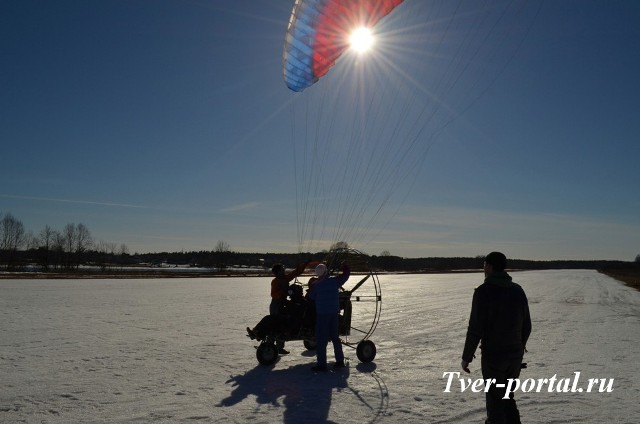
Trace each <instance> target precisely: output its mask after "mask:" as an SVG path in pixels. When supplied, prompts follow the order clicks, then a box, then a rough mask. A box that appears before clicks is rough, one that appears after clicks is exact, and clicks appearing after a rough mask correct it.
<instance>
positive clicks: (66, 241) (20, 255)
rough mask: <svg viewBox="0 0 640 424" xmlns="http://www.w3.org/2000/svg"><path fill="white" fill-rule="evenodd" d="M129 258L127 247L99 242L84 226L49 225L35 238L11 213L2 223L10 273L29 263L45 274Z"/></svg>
mask: <svg viewBox="0 0 640 424" xmlns="http://www.w3.org/2000/svg"><path fill="white" fill-rule="evenodd" d="M128 255H129V249H128V247H127V246H126V244H120V245H118V244H116V243H108V242H105V241H98V242H96V241H95V240H94V239H93V237H92V236H91V231H90V230H89V228H88V227H87V226H86V225H84V224H82V223H79V224H76V223H69V224H67V225H65V226H64V228H62V229H59V230H57V229H54V228H51V227H50V226H48V225H46V226H45V227H44V228H43V229H42V230H41V231H40V232H38V233H37V234H34V233H33V232H31V231H26V230H25V227H24V224H23V223H22V221H20V220H19V219H17V218H16V217H14V216H13V215H12V214H11V213H6V214H4V216H3V217H2V220H0V263H2V264H3V265H4V266H5V267H6V268H7V269H9V270H15V269H18V268H20V267H23V266H24V265H26V264H27V263H37V264H38V265H40V267H41V268H42V269H43V270H44V271H49V270H57V269H65V270H70V269H77V268H78V267H79V266H80V265H81V264H83V263H87V262H94V261H97V262H98V263H103V264H106V263H112V262H113V261H114V260H115V259H117V258H125V257H127V256H128Z"/></svg>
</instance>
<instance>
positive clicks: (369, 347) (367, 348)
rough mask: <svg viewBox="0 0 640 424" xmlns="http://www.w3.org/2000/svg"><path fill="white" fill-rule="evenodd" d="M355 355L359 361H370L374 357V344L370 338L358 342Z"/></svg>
mask: <svg viewBox="0 0 640 424" xmlns="http://www.w3.org/2000/svg"><path fill="white" fill-rule="evenodd" d="M356 355H358V359H359V360H360V361H361V362H365V363H367V362H371V361H373V359H374V358H375V357H376V345H375V344H374V343H373V342H372V341H371V340H363V341H361V342H360V343H358V347H357V348H356Z"/></svg>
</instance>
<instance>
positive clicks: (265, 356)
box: [256, 342, 278, 365]
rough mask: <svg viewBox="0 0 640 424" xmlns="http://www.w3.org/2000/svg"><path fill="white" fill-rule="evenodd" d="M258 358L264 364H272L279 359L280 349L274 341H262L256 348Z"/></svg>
mask: <svg viewBox="0 0 640 424" xmlns="http://www.w3.org/2000/svg"><path fill="white" fill-rule="evenodd" d="M256 358H258V362H260V363H261V364H262V365H272V364H274V363H275V362H276V360H277V359H278V349H277V348H276V345H275V344H274V343H269V342H263V343H260V346H258V349H257V350H256Z"/></svg>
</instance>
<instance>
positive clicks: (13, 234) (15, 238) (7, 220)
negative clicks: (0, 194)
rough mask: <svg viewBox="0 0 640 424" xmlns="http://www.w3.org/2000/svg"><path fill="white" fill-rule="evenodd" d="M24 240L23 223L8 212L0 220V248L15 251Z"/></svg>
mask: <svg viewBox="0 0 640 424" xmlns="http://www.w3.org/2000/svg"><path fill="white" fill-rule="evenodd" d="M24 241H25V232H24V224H23V223H22V221H19V220H18V219H16V218H15V217H14V216H13V215H11V214H10V213H8V214H6V215H5V216H4V217H3V218H2V221H0V249H2V250H8V251H17V250H18V249H19V248H20V247H22V245H23V244H24Z"/></svg>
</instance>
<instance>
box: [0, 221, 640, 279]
mask: <svg viewBox="0 0 640 424" xmlns="http://www.w3.org/2000/svg"><path fill="white" fill-rule="evenodd" d="M332 247H348V245H347V244H346V243H344V242H339V243H337V244H336V245H335V246H332ZM326 254H327V252H326V251H322V252H315V253H295V254H287V253H240V252H233V251H231V248H230V245H229V243H227V242H225V241H222V240H220V241H218V242H217V244H216V245H215V246H214V248H213V249H212V250H210V251H207V250H201V251H187V252H185V251H182V252H157V253H142V254H139V253H136V254H134V255H131V254H130V252H129V248H128V247H127V245H126V244H124V243H121V244H117V243H110V242H105V241H95V240H94V238H93V237H92V235H91V231H90V230H89V228H88V227H87V226H86V225H84V224H82V223H79V224H76V223H69V224H67V225H65V226H64V228H62V229H59V230H57V229H53V228H51V227H49V226H48V225H46V226H45V227H44V228H43V229H42V230H41V231H40V232H38V233H36V234H34V233H32V232H30V231H26V230H25V227H24V225H23V223H22V222H21V221H20V220H19V219H17V218H15V217H14V216H13V215H12V214H10V213H7V214H4V215H3V216H2V220H0V265H1V266H3V267H4V268H5V269H7V270H20V269H25V268H26V267H27V266H29V265H32V264H37V265H38V266H39V267H40V268H41V269H42V271H45V272H47V271H59V270H62V271H69V270H77V269H78V268H79V267H80V265H94V266H98V267H100V268H101V269H102V270H107V269H112V268H113V267H123V266H129V265H135V264H139V263H141V262H144V263H146V264H148V265H150V266H153V265H190V266H194V267H202V268H211V269H213V270H217V271H222V270H225V269H227V268H228V267H231V266H234V267H241V268H242V267H252V268H255V267H261V268H263V269H265V270H268V269H270V267H271V265H272V264H274V263H276V262H280V263H283V264H284V265H285V266H287V267H295V266H296V265H297V264H298V263H300V262H305V261H308V260H314V261H316V260H322V259H324V257H325V256H326ZM367 256H368V257H367V260H368V263H369V266H370V267H371V268H373V269H375V270H377V271H388V272H414V273H415V272H439V271H466V270H481V269H482V263H483V260H484V256H481V255H480V256H476V257H471V258H469V257H430V258H403V257H399V256H394V255H392V254H391V253H390V252H389V251H383V252H381V253H380V254H379V255H367ZM629 266H631V267H640V254H639V255H637V256H636V258H635V262H624V261H604V260H603V261H592V260H589V261H579V260H571V261H568V260H557V261H531V260H520V259H511V260H510V261H509V268H510V269H530V270H538V269H607V268H616V267H629Z"/></svg>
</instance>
